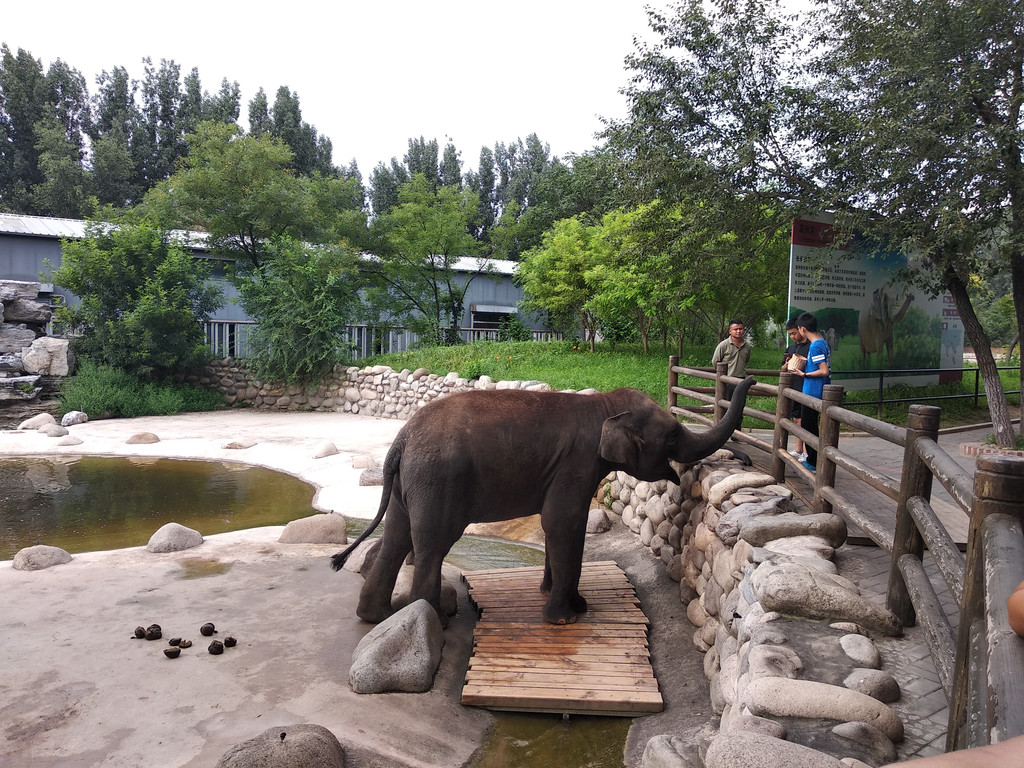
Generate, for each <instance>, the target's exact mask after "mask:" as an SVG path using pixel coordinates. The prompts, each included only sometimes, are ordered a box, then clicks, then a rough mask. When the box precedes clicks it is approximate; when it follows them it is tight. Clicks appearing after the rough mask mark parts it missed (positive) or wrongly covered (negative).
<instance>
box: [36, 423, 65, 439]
mask: <svg viewBox="0 0 1024 768" xmlns="http://www.w3.org/2000/svg"><path fill="white" fill-rule="evenodd" d="M39 431H40V432H42V433H43V434H44V435H46V436H47V437H64V436H65V435H68V434H70V433H69V432H68V431H67V430H66V429H64V427H62V426H61V425H60V424H51V425H50V426H48V427H44V428H41V429H40V430H39Z"/></svg>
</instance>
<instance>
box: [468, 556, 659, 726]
mask: <svg viewBox="0 0 1024 768" xmlns="http://www.w3.org/2000/svg"><path fill="white" fill-rule="evenodd" d="M543 576H544V569H543V568H542V567H532V568H503V569H499V570H492V571H467V572H465V573H463V574H462V578H463V580H464V581H465V582H466V584H467V586H468V588H469V596H470V599H471V600H472V601H473V604H474V605H475V606H476V607H477V610H478V611H479V612H480V619H479V620H478V621H477V625H476V629H475V630H474V631H473V656H472V658H470V660H469V669H468V670H467V671H466V682H465V685H464V686H463V689H462V703H463V704H468V705H472V706H477V707H487V708H489V709H502V710H510V711H515V712H555V713H561V714H581V715H615V716H619V717H632V716H635V715H642V714H647V713H650V712H660V711H661V710H662V709H663V707H664V702H663V701H662V698H661V692H660V691H659V690H658V681H657V680H656V679H655V677H654V669H653V668H652V667H651V660H650V649H649V647H648V644H647V631H648V624H649V621H648V619H647V616H645V615H644V612H643V610H641V608H640V601H639V600H638V599H637V597H636V592H635V591H634V589H633V585H632V584H630V583H629V579H627V578H626V574H625V573H623V572H622V570H621V569H620V568H619V567H618V566H617V565H616V564H615V563H614V562H599V563H584V564H583V573H582V575H581V576H580V594H581V595H583V597H585V598H586V600H587V604H588V606H589V608H588V610H587V612H586V613H585V614H583V615H582V616H580V617H579V619H578V620H577V622H576V623H575V624H569V625H567V626H555V625H553V624H548V623H547V622H546V621H544V618H543V616H542V615H541V608H543V606H544V603H545V602H546V601H547V597H546V596H545V595H544V594H542V593H541V592H540V583H541V580H542V579H543Z"/></svg>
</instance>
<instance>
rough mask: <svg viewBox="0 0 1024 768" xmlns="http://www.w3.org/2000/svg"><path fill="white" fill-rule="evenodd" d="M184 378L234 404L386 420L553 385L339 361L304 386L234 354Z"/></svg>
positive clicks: (548, 388)
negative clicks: (256, 370)
mask: <svg viewBox="0 0 1024 768" xmlns="http://www.w3.org/2000/svg"><path fill="white" fill-rule="evenodd" d="M179 379H180V380H181V381H184V382H185V383H188V384H193V385H196V386H200V387H206V388H211V389H216V390H218V391H219V392H221V393H222V394H223V395H224V401H225V402H226V403H228V404H229V405H246V406H251V407H253V408H262V409H269V410H285V411H335V412H339V413H353V414H362V415H364V416H378V417H380V418H385V419H408V418H409V416H411V415H412V414H413V413H415V412H416V411H417V410H418V409H419V408H421V407H422V406H424V405H426V404H427V403H429V402H430V401H431V400H435V399H437V398H439V397H442V396H444V395H447V394H451V393H452V392H462V391H466V390H470V389H530V390H550V389H551V387H550V386H548V385H547V384H545V383H544V382H540V381H498V382H496V381H493V380H492V379H491V378H490V377H488V376H481V377H480V378H479V379H473V380H472V381H467V380H466V379H464V378H461V377H460V376H459V375H458V374H457V373H454V372H453V373H449V374H447V375H446V376H438V375H437V374H435V373H429V372H428V371H427V370H426V369H424V368H420V369H418V370H415V371H409V370H403V371H395V370H393V369H392V368H390V367H388V366H386V365H378V366H372V367H366V368H358V367H355V366H352V367H345V366H336V367H335V369H334V371H333V373H332V374H331V375H330V376H328V377H327V378H325V379H324V380H323V381H322V382H321V383H319V384H317V385H314V386H308V387H303V386H299V385H294V384H287V385H286V384H281V383H275V382H265V381H261V380H259V379H257V378H256V377H255V376H254V375H253V374H252V373H251V372H250V371H249V370H248V369H247V368H246V367H245V364H244V363H242V362H241V361H237V360H234V359H232V358H227V359H225V360H216V361H213V362H211V363H209V364H208V365H206V366H204V367H203V368H200V369H198V370H195V371H192V372H190V373H188V374H186V375H182V376H180V377H179Z"/></svg>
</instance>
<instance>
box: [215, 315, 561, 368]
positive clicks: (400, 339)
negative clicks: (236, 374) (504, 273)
mask: <svg viewBox="0 0 1024 768" xmlns="http://www.w3.org/2000/svg"><path fill="white" fill-rule="evenodd" d="M255 327H256V322H255V321H254V320H208V321H207V322H205V323H203V333H204V336H205V339H206V344H207V346H208V347H210V350H211V351H212V352H213V355H214V357H217V358H224V357H235V358H240V359H245V358H247V357H250V356H251V348H250V344H249V337H250V334H251V333H252V332H253V330H254V329H255ZM498 335H499V331H498V330H496V329H492V328H460V329H459V338H460V339H462V341H464V342H466V343H472V342H474V341H498ZM530 335H531V338H532V340H533V341H558V340H560V339H561V338H562V334H561V333H558V332H556V331H546V330H539V331H530ZM419 341H420V338H419V336H418V335H417V334H416V333H414V332H412V331H410V330H408V329H406V328H401V327H398V326H393V327H389V328H385V329H383V330H381V329H378V328H376V327H374V326H371V325H367V324H365V323H352V324H350V325H347V326H346V327H345V331H344V333H343V334H341V335H340V336H339V345H341V346H344V347H346V348H347V349H348V350H349V351H350V352H351V355H352V358H353V359H354V360H362V359H363V358H366V357H372V356H373V355H388V354H400V353H402V352H407V351H408V350H410V349H413V348H414V347H416V346H417V344H418V343H419Z"/></svg>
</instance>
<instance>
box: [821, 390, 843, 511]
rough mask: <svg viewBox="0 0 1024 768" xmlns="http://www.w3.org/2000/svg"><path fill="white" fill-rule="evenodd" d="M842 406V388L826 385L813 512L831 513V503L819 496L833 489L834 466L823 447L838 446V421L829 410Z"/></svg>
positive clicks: (823, 396)
mask: <svg viewBox="0 0 1024 768" xmlns="http://www.w3.org/2000/svg"><path fill="white" fill-rule="evenodd" d="M842 404H843V388H842V386H841V385H839V384H826V385H825V387H824V389H823V390H822V393H821V418H820V419H819V420H818V466H817V467H816V471H815V473H814V511H815V512H828V513H830V512H832V502H830V501H826V500H825V497H824V496H823V495H822V494H821V489H822V488H834V487H835V484H836V465H835V462H833V461H831V460H829V459H828V458H827V457H826V456H825V447H826V446H831V447H833V448H836V447H838V446H839V420H838V419H835V418H833V417H832V414H831V413H830V409H832V408H834V407H836V406H840V405H842Z"/></svg>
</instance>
